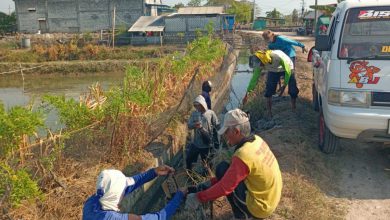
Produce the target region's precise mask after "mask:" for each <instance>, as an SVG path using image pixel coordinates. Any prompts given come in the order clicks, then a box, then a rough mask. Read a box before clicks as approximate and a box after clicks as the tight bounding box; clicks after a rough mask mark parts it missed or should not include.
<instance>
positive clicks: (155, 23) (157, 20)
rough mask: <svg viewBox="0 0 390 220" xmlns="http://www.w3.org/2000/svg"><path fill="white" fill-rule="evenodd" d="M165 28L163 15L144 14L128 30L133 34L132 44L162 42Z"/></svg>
mask: <svg viewBox="0 0 390 220" xmlns="http://www.w3.org/2000/svg"><path fill="white" fill-rule="evenodd" d="M164 28H165V27H164V19H163V17H162V16H142V17H140V18H139V19H138V20H137V21H136V22H135V24H134V25H133V26H131V28H130V29H129V30H128V32H129V33H130V34H131V37H130V44H132V45H149V44H162V42H163V38H162V37H163V31H164Z"/></svg>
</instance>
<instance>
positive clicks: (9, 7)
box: [8, 5, 11, 15]
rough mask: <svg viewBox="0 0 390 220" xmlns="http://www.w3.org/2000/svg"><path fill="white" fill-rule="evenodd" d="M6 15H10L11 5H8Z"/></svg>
mask: <svg viewBox="0 0 390 220" xmlns="http://www.w3.org/2000/svg"><path fill="white" fill-rule="evenodd" d="M8 15H11V5H8Z"/></svg>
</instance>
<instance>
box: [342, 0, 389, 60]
mask: <svg viewBox="0 0 390 220" xmlns="http://www.w3.org/2000/svg"><path fill="white" fill-rule="evenodd" d="M338 55H339V58H341V59H343V58H359V57H374V56H377V57H376V58H375V59H380V57H389V56H390V6H380V7H364V8H353V9H350V10H348V12H347V15H346V19H344V25H343V32H342V37H341V41H340V47H339V54H338Z"/></svg>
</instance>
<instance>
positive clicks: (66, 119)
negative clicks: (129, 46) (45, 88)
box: [0, 36, 225, 219]
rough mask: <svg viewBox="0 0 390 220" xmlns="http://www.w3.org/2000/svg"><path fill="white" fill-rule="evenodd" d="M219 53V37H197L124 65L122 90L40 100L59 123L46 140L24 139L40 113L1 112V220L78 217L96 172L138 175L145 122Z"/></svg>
mask: <svg viewBox="0 0 390 220" xmlns="http://www.w3.org/2000/svg"><path fill="white" fill-rule="evenodd" d="M224 54H225V46H224V44H223V43H222V42H221V41H220V40H216V39H213V38H211V37H210V36H203V37H200V38H198V39H197V40H195V41H194V42H192V43H191V44H189V45H188V46H187V49H186V54H185V55H180V54H179V53H177V54H175V59H172V57H171V56H167V57H162V58H160V59H158V60H157V61H155V62H148V63H143V64H142V65H138V66H129V67H128V68H127V70H126V77H125V78H124V82H123V87H115V88H112V89H110V90H109V91H102V90H101V88H100V87H99V86H98V85H95V86H92V87H91V91H90V94H88V95H86V96H84V97H83V98H82V99H81V100H80V101H76V100H73V99H69V100H68V99H65V98H64V97H62V96H45V97H44V98H43V99H44V101H45V103H46V104H45V106H44V107H48V106H49V107H50V108H55V109H56V111H57V112H58V113H59V116H60V120H61V122H62V123H64V124H65V125H66V129H65V130H63V131H62V132H61V133H58V134H52V133H50V132H49V137H48V138H47V139H39V138H37V139H36V140H33V141H29V139H28V137H29V136H33V135H34V133H35V132H36V130H37V129H38V128H39V127H42V126H43V123H42V121H43V118H44V113H45V109H42V110H41V111H40V112H31V108H25V107H15V108H11V109H10V110H8V111H5V110H3V108H1V111H0V121H1V122H4V123H0V128H1V129H0V147H1V149H5V150H4V151H2V152H1V161H0V165H1V172H0V175H1V177H2V180H3V181H2V184H0V197H1V198H2V201H3V202H2V206H3V213H2V214H3V217H4V218H7V216H8V217H12V218H18V219H19V218H23V219H80V217H81V208H82V204H83V202H84V201H85V199H86V198H87V197H88V196H90V195H91V194H93V193H94V191H95V185H94V182H95V180H96V176H97V174H98V173H99V171H100V170H101V169H103V168H108V167H116V168H119V169H123V168H124V167H125V166H126V165H129V164H131V165H132V166H131V167H132V168H133V170H132V171H128V172H138V171H140V169H144V168H146V167H148V166H150V165H151V162H153V161H151V160H150V158H152V155H151V154H150V153H148V152H146V151H144V149H143V147H144V146H145V145H146V144H147V143H148V142H149V141H150V140H152V139H153V138H155V136H154V135H155V133H156V132H154V130H153V129H155V128H154V127H151V126H152V125H151V124H150V121H151V119H155V117H157V115H159V114H160V113H161V112H164V111H166V110H168V109H169V108H170V107H171V106H174V105H176V104H178V100H179V97H181V96H182V95H183V94H184V92H185V89H186V87H187V85H188V84H189V82H190V79H191V78H192V76H193V74H194V72H195V69H199V74H198V76H197V80H203V79H205V78H208V77H209V76H211V75H212V74H213V73H214V72H215V71H216V70H217V69H218V68H219V66H220V65H221V61H222V59H223V55H224ZM172 94H175V96H173V95H172ZM27 125H28V126H27ZM22 128H25V129H22ZM158 128H159V129H160V131H161V130H163V129H164V128H165V126H161V125H160V126H159V127H158ZM157 133H158V132H157ZM3 204H4V205H3Z"/></svg>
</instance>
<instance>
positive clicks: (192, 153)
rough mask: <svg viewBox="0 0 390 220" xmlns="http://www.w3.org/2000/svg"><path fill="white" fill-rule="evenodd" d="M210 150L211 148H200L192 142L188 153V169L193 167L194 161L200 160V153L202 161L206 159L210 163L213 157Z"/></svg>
mask: <svg viewBox="0 0 390 220" xmlns="http://www.w3.org/2000/svg"><path fill="white" fill-rule="evenodd" d="M210 152H211V148H198V147H196V146H195V145H193V144H190V145H189V147H188V151H187V155H186V168H187V169H188V170H191V169H192V163H194V162H196V161H197V160H198V156H199V154H200V158H201V159H202V161H206V162H207V163H209V162H210V159H211V158H210V157H211V154H210Z"/></svg>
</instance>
